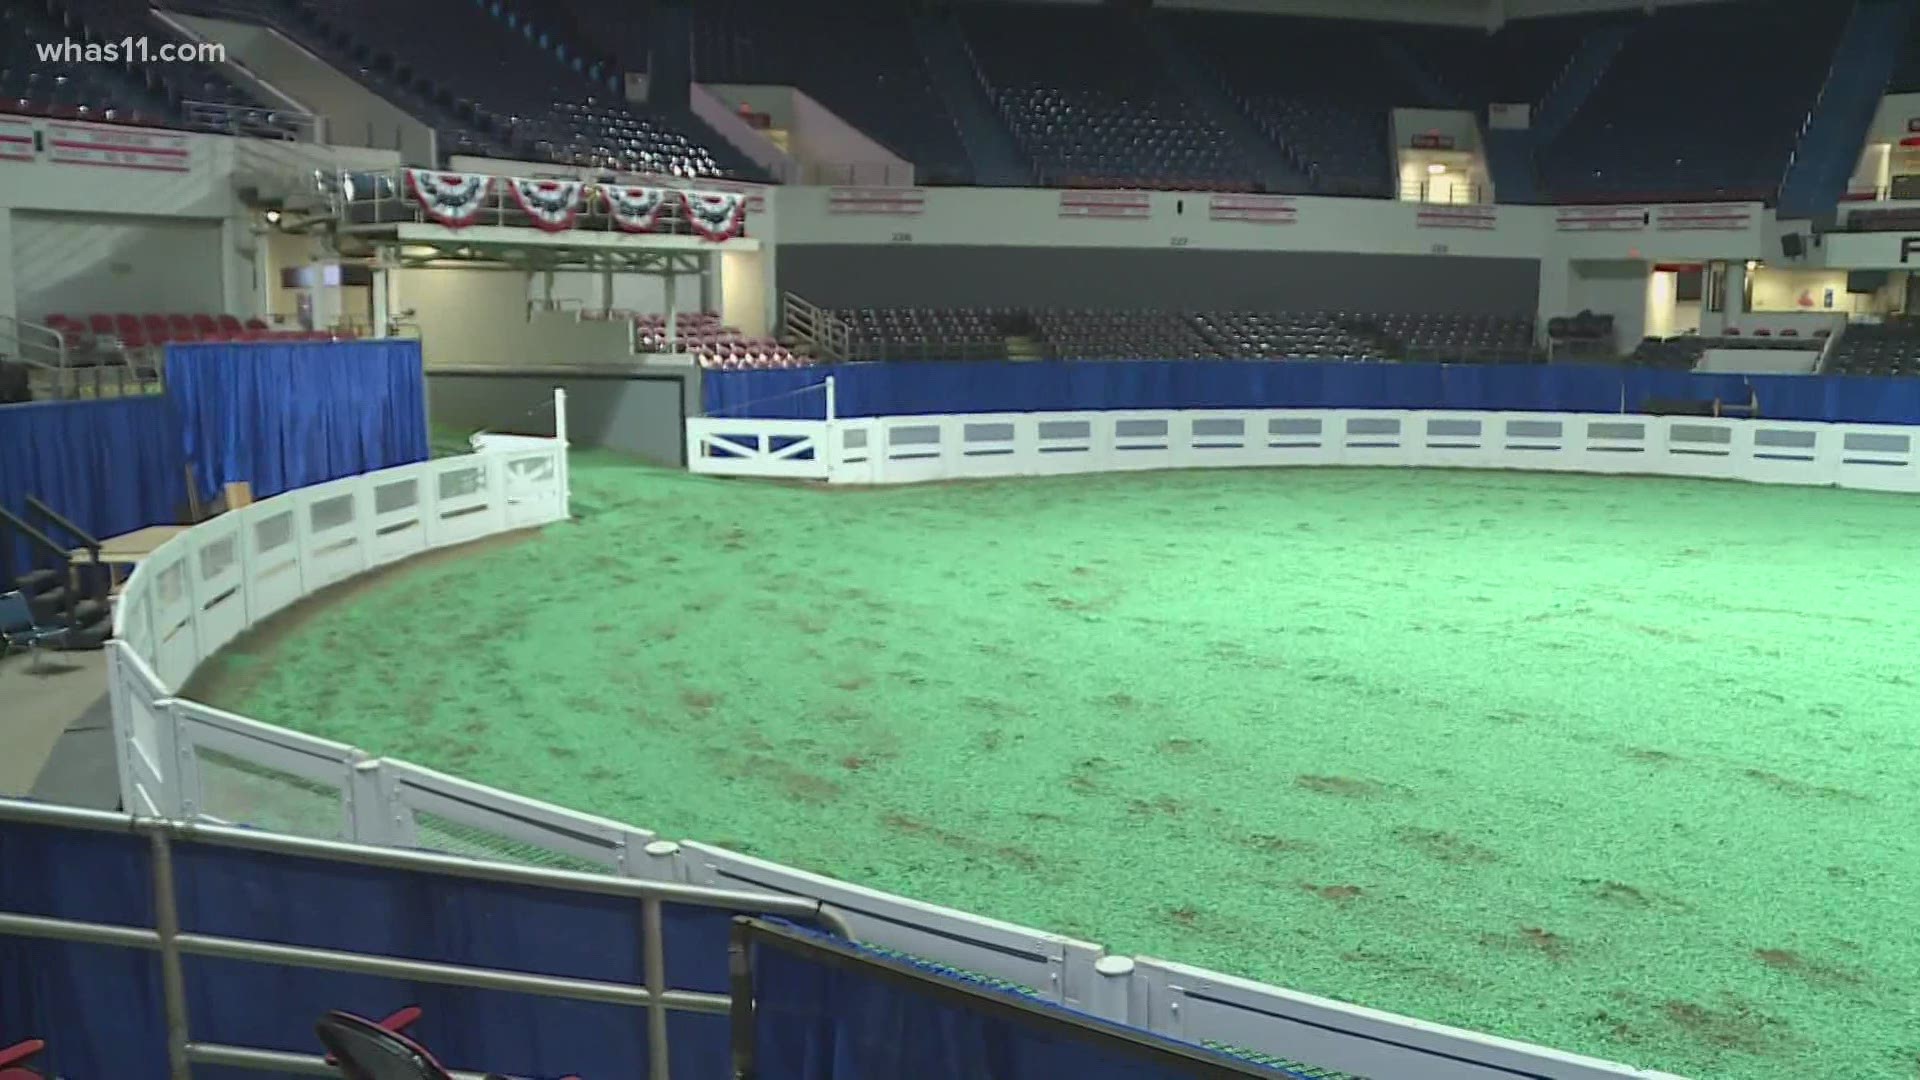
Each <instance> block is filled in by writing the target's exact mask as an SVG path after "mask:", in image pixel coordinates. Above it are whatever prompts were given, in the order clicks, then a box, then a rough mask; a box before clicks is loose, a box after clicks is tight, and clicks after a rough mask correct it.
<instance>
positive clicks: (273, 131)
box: [180, 101, 324, 142]
mask: <svg viewBox="0 0 1920 1080" xmlns="http://www.w3.org/2000/svg"><path fill="white" fill-rule="evenodd" d="M180 110H181V112H182V114H183V115H184V116H185V117H186V121H187V123H188V125H189V126H191V127H194V128H197V129H199V130H201V131H213V132H218V133H220V134H222V135H245V136H248V137H250V138H255V139H291V140H294V141H297V142H319V141H320V140H321V138H322V136H323V135H324V131H323V127H322V124H321V121H320V119H319V118H318V117H316V116H314V115H313V114H312V113H304V112H301V111H299V110H298V109H260V108H255V107H253V106H250V105H229V104H226V103H224V102H219V101H183V102H181V103H180Z"/></svg>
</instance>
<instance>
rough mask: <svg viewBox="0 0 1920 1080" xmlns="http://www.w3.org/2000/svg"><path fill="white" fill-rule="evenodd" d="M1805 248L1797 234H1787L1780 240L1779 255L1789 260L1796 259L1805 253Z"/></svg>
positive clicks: (1803, 242)
mask: <svg viewBox="0 0 1920 1080" xmlns="http://www.w3.org/2000/svg"><path fill="white" fill-rule="evenodd" d="M1806 250H1807V246H1806V242H1805V240H1803V239H1802V238H1801V236H1800V234H1799V233H1791V232H1790V233H1787V234H1786V235H1785V236H1782V237H1781V238H1780V254H1782V255H1785V256H1786V257H1787V258H1789V259H1797V258H1799V257H1800V256H1801V255H1804V254H1805V253H1806Z"/></svg>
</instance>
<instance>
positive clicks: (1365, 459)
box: [108, 407, 1920, 1080]
mask: <svg viewBox="0 0 1920 1080" xmlns="http://www.w3.org/2000/svg"><path fill="white" fill-rule="evenodd" d="M561 414H562V415H563V416H564V408H563V407H562V410H561ZM1512 420H1517V421H1518V422H1519V423H1520V425H1521V426H1519V427H1514V426H1513V425H1512V423H1510V422H1509V421H1512ZM1436 421H1438V422H1439V423H1438V426H1435V422H1436ZM1589 421H1592V422H1596V423H1602V424H1605V423H1611V424H1614V425H1618V428H1617V430H1613V429H1604V428H1602V429H1593V428H1591V426H1589V427H1581V426H1580V425H1581V424H1585V423H1587V422H1589ZM1675 423H1678V422H1675ZM1699 423H1702V424H1707V425H1709V426H1715V425H1725V424H1726V423H1728V422H1725V421H1711V422H1709V421H1700V422H1699ZM1529 424H1539V425H1543V426H1538V427H1534V426H1528V425H1529ZM1802 426H1810V427H1814V428H1821V427H1822V425H1802ZM1776 428H1777V429H1779V430H1788V429H1787V428H1783V427H1781V426H1779V425H1773V426H1771V427H1769V429H1768V430H1774V429H1776ZM1629 429H1631V430H1629ZM561 432H562V434H561V436H560V437H559V438H557V439H530V438H526V437H519V436H476V437H475V440H474V446H475V451H476V452H475V453H474V454H471V455H467V456H464V457H458V458H449V459H445V460H440V461H431V462H424V463H421V464H417V465H410V466H405V467H402V468H397V469H387V470H382V471H380V472H375V473H369V474H366V475H364V476H358V477H351V478H348V479H344V480H338V481H333V482H330V483H327V484H320V485H316V486H314V487H311V488H306V489H302V490H299V491H294V492H288V493H286V494H284V495H280V496H276V497H275V498H272V499H268V500H265V501H263V502H260V503H258V504H255V505H254V506H251V507H248V508H245V509H243V510H239V511H235V512H233V513H231V514H228V515H225V516H223V517H220V518H216V519H214V520H213V521H211V522H208V523H206V524H204V525H201V526H198V527H196V528H193V529H191V530H188V531H187V532H184V533H182V534H181V535H180V536H178V537H176V538H175V539H174V540H172V541H170V542H169V543H167V544H166V545H165V546H164V547H162V548H161V549H160V550H158V551H156V552H155V553H154V555H153V556H152V557H151V558H149V559H148V561H147V562H145V563H143V564H142V565H141V566H140V567H139V568H138V569H137V570H136V571H135V572H134V574H133V576H132V577H131V578H130V579H129V580H128V583H127V586H126V589H125V591H124V593H123V595H122V597H121V601H120V605H119V608H118V610H117V613H116V622H115V631H116V634H115V636H116V640H115V641H114V642H113V643H112V645H111V648H110V652H109V656H108V660H109V665H110V671H111V683H110V685H111V688H112V694H113V711H114V728H115V743H116V747H117V749H118V754H119V767H120V779H121V789H122V792H123V796H124V797H125V799H126V805H127V808H128V809H129V810H132V811H135V812H137V813H141V814H150V815H163V816H168V817H183V818H186V819H189V820H200V821H207V822H214V823H221V824H226V823H241V824H247V825H253V826H258V827H262V828H269V829H273V830H276V831H280V832H286V833H293V834H298V835H305V836H310V837H316V838H321V839H342V840H352V841H355V842H358V843H363V844H377V845H383V846H390V847H425V848H433V849H438V850H443V851H449V852H452V853H455V854H460V855H467V856H477V857H482V858H491V859H497V860H501V861H506V862H518V863H526V864H533V865H541V866H548V867H553V868H557V869H563V870H589V871H600V872H608V873H612V874H617V875H620V876H623V877H629V878H640V879H647V880H654V881H663V882H674V883H681V884H693V885H706V886H715V887H722V888H726V889H729V890H734V891H740V892H748V893H760V894H769V895H789V896H797V897H803V898H807V899H810V900H814V901H818V902H823V903H825V904H828V905H830V906H831V908H832V909H833V910H834V911H835V912H836V913H838V914H840V915H842V916H843V917H844V918H845V920H846V921H847V923H848V924H849V925H850V926H851V927H852V929H853V931H854V933H855V935H856V936H857V937H858V938H859V939H860V940H863V941H865V942H868V943H870V944H874V945H878V946H882V947H885V948H890V949H896V950H899V951H901V952H904V953H909V954H912V955H915V956H919V957H922V958H924V959H928V960H932V961H935V962H938V963H943V964H948V965H951V966H953V967H955V968H958V969H961V970H965V971H970V972H974V973H977V974H980V975H984V976H988V977H991V978H995V979H1001V980H1005V981H1007V982H1011V983H1015V984H1018V985H1020V986H1024V987H1027V988H1028V989H1030V990H1032V991H1033V992H1034V993H1036V994H1038V995H1040V996H1042V997H1044V998H1046V999H1047V1000H1050V1001H1054V1002H1057V1003H1059V1004H1062V1005H1065V1006H1068V1007H1072V1008H1077V1009H1081V1010H1083V1011H1086V1012H1090V1013H1093V1014H1096V1015H1099V1016H1102V1017H1105V1018H1107V1019H1110V1020H1116V1021H1121V1022H1127V1023H1132V1024H1134V1025H1136V1026H1140V1027H1143V1028H1147V1029H1150V1030H1153V1031H1156V1032H1159V1033H1161V1034H1166V1035H1171V1036H1174V1037H1178V1038H1184V1039H1188V1040H1194V1041H1200V1040H1207V1041H1214V1042H1219V1043H1224V1044H1227V1045H1230V1046H1235V1047H1239V1048H1242V1049H1246V1050H1252V1051H1258V1052H1261V1053H1267V1054H1273V1055H1278V1056H1280V1057H1284V1058H1289V1059H1292V1060H1298V1061H1304V1062H1309V1063H1313V1064H1318V1065H1323V1066H1327V1067H1333V1068H1339V1069H1344V1070H1347V1071H1351V1072H1356V1073H1359V1074H1361V1075H1364V1076H1371V1077H1374V1078H1376V1080H1389V1078H1399V1077H1409V1078H1412V1077H1419V1078H1423V1080H1424V1078H1427V1077H1444V1078H1447V1080H1454V1078H1471V1080H1511V1078H1512V1077H1514V1076H1533V1077H1552V1078H1565V1080H1594V1078H1599V1077H1626V1076H1638V1077H1659V1076H1661V1075H1662V1074H1656V1073H1646V1072H1640V1071H1637V1070H1634V1069H1631V1068H1628V1067H1626V1066H1622V1065H1616V1064H1612V1063H1609V1062H1604V1061H1598V1060H1594V1059H1588V1058H1580V1057H1575V1056H1571V1055H1566V1054H1561V1053H1559V1052H1556V1051H1552V1050H1548V1049H1544V1048H1541V1047H1534V1046H1527V1045H1524V1044H1519V1043H1512V1042H1508V1041H1506V1040H1500V1039H1494V1038H1490V1037H1487V1036H1481V1035H1477V1034H1474V1033H1472V1032H1468V1031H1462V1030H1458V1029H1453V1028H1445V1027H1441V1026H1438V1025H1433V1024H1426V1023H1422V1022H1420V1021H1417V1020H1411V1019H1408V1018H1405V1017H1398V1016H1391V1015H1388V1014H1384V1013H1378V1012H1373V1011H1371V1010H1366V1009H1359V1008H1356V1007H1353V1006H1348V1005H1345V1004H1341V1003H1338V1002H1333V1001H1326V1000H1322V999H1318V998H1310V997H1307V996H1305V995H1300V994H1295V993H1292V992H1289V991H1285V990H1281V989H1278V988H1275V987H1269V986H1262V985H1260V984H1257V983H1252V982H1248V981H1246V980H1241V979H1235V978H1232V977H1230V976H1225V975H1219V974H1216V973H1212V972H1206V971H1201V970H1199V969H1194V968H1187V967H1183V966H1180V965H1175V964H1167V963H1162V962H1159V961H1154V960H1135V959H1132V958H1129V957H1124V956H1113V955H1109V954H1108V953H1107V952H1106V950H1105V949H1104V948H1103V947H1101V946H1100V945H1097V944H1094V943H1091V942H1086V941H1079V940H1076V939H1073V938H1070V937H1066V936H1063V935H1060V934H1054V933H1049V932H1046V931H1042V930H1034V929H1031V928H1028V927H1021V926H1015V925H1011V924H1008V923H1002V922H997V921H995V920H991V919H986V918H982V917H979V916H975V915H969V914H967V913H965V912H961V911H955V910H952V909H949V908H941V907H937V906H934V905H931V904H926V903H921V902H919V901H916V900H910V899H907V898H904V897H899V896H893V895H890V894H888V893H883V892H879V891H876V890H873V889H868V888H864V887H861V886H857V885H850V884H847V883H844V882H840V881H835V880H833V879H831V878H826V877H821V876H819V875H817V874H810V873H806V872H804V871H799V870H794V869H791V868H788V867H784V866H780V865H778V864H776V863H771V862H767V861H764V860H761V859H755V858H750V857H748V856H745V855H740V854H737V853H734V852H730V851H726V850H723V849H721V848H716V847H712V846H709V845H706V844H700V843H694V842H691V841H689V842H686V843H672V842H668V841H663V840H660V839H659V838H657V837H656V836H655V835H654V834H653V833H651V832H649V831H647V830H645V829H640V828H635V827H632V826H629V825H626V824H622V823H620V822H615V821H609V820H606V819H603V818H598V817H594V816H592V815H588V814H581V813H577V812H574V811H571V810H567V809H564V808H561V807H557V806H552V805H549V804H546V803H541V802H537V801H535V800H532V799H527V798H523V797H521V796H518V795H513V794H510V793H508V792H504V791H500V790H497V789H493V788H488V787H484V786H482V785H479V784H474V783H470V782H468V781H465V780H460V779H458V778H455V777H451V776H446V775H443V774H441V773H437V772H433V771H432V770H429V769H424V768H420V767H419V766H416V765H411V764H408V763H406V762H403V761H396V760H393V759H378V758H374V757H371V756H370V755H367V754H365V753H363V752H362V751H360V750H358V749H356V748H354V747H351V746H347V745H345V744H342V743H336V742H332V741H330V740H327V739H321V738H317V737H314V736H311V735H303V734H300V733H298V732H293V731H288V730H286V729H284V728H279V727H275V726H273V725H271V724H264V723H261V722H259V721H257V720H251V719H248V718H246V717H243V716H238V715H236V714H234V713H230V712H225V711H222V710H219V709H214V708H210V707H208V706H205V705H201V704H198V703H196V702H193V701H190V700H187V699H185V698H182V697H179V696H177V695H178V694H179V692H180V690H181V688H182V687H183V686H185V685H186V683H187V681H188V680H189V679H190V678H191V676H192V674H193V672H194V670H195V669H196V668H197V667H198V665H199V664H200V663H201V662H203V661H204V660H205V659H206V658H207V657H208V656H210V655H211V654H212V653H213V652H214V651H215V650H216V649H218V648H219V647H220V646H221V645H223V644H225V643H227V642H228V641H231V640H232V639H233V637H234V636H235V635H237V634H239V633H241V632H243V631H244V630H246V629H247V628H248V627H251V626H253V625H254V624H256V623H258V622H260V621H261V620H263V619H265V618H267V617H269V616H271V615H273V614H274V613H275V612H277V611H279V610H281V609H282V608H284V607H286V606H287V605H288V604H290V603H292V602H294V601H296V600H298V599H300V598H302V597H305V596H307V595H310V594H311V593H313V592H315V591H317V590H319V589H322V588H325V587H326V586H327V585H329V584H332V583H335V582H338V581H341V580H344V579H346V578H349V577H352V576H354V575H355V574H360V573H364V572H366V571H368V570H372V569H375V568H377V567H379V566H382V565H385V564H387V563H390V562H393V561H394V560H397V559H401V558H405V557H407V556H408V555H412V554H416V553H418V552H421V551H426V550H430V549H433V548H439V547H444V546H447V545H450V544H457V543H462V542H465V541H468V540H472V539H476V538H479V537H482V536H487V535H490V534H493V533H498V532H503V531H507V530H510V529H516V528H521V527H527V526H533V525H540V524H544V523H547V522H552V521H558V520H561V519H563V518H565V517H566V515H567V508H568V498H567V483H568V476H567V462H566V443H565V434H564V432H565V429H564V426H563V427H562V429H561ZM1860 432H1861V433H1864V434H1891V433H1900V432H1901V429H1887V431H1886V432H1882V431H1880V429H1873V430H1871V431H1870V430H1868V429H1860ZM687 437H688V442H689V446H690V448H693V447H697V448H699V452H696V453H693V454H690V460H692V461H693V462H694V469H695V471H698V472H723V473H732V474H734V475H751V476H778V477H806V478H812V479H831V480H834V481H840V482H866V483H875V482H880V483H890V482H901V481H906V480H918V479H936V478H944V477H946V476H993V475H1017V474H1024V473H1033V474H1039V473H1046V472H1081V471H1093V470H1095V469H1120V468H1164V467H1174V466H1184V465H1198V464H1243V465H1254V464H1290V463H1291V464H1326V463H1345V464H1359V463H1366V464H1443V463H1444V464H1453V465H1465V464H1474V463H1481V464H1484V463H1488V462H1494V461H1499V460H1511V461H1513V462H1516V464H1511V465H1505V466H1500V467H1519V465H1518V464H1517V462H1518V461H1520V460H1525V461H1527V462H1529V463H1536V462H1541V461H1548V460H1556V458H1555V455H1556V454H1564V453H1569V451H1566V450H1564V449H1560V448H1561V447H1562V446H1563V444H1568V443H1570V442H1571V443H1578V444H1579V446H1580V447H1581V452H1582V453H1588V454H1599V455H1601V457H1600V460H1606V461H1612V460H1615V459H1613V458H1609V457H1606V456H1605V455H1607V454H1609V453H1612V452H1613V451H1608V450H1605V449H1603V447H1605V446H1608V445H1615V444H1618V445H1621V446H1638V447H1641V448H1642V450H1643V451H1645V449H1646V447H1647V446H1648V445H1649V444H1657V445H1660V446H1663V447H1670V446H1679V447H1686V446H1692V445H1696V444H1697V445H1699V446H1701V447H1702V448H1705V449H1707V450H1712V449H1713V448H1716V447H1733V446H1751V447H1766V448H1769V449H1773V448H1781V449H1783V450H1787V451H1792V452H1794V453H1799V452H1802V451H1807V452H1810V453H1811V454H1812V457H1813V464H1814V466H1815V467H1818V468H1823V469H1830V468H1838V467H1841V466H1843V465H1845V466H1847V467H1849V468H1851V467H1853V466H1852V465H1849V464H1848V462H1846V461H1844V460H1842V458H1836V457H1835V456H1834V455H1833V454H1830V453H1828V451H1827V446H1828V444H1829V443H1830V442H1831V443H1833V445H1834V446H1836V447H1840V448H1842V450H1843V451H1844V453H1843V454H1842V457H1846V456H1849V455H1879V456H1882V457H1886V458H1888V459H1889V460H1895V459H1897V463H1896V464H1893V465H1887V466H1865V465H1862V466H1858V467H1859V468H1861V469H1863V470H1866V472H1865V473H1864V474H1863V475H1867V476H1878V477H1883V478H1885V477H1896V478H1897V477H1899V476H1902V475H1911V474H1912V473H1913V471H1914V464H1913V460H1912V457H1913V455H1912V449H1911V445H1910V444H1908V443H1905V442H1901V443H1899V444H1898V446H1896V445H1895V444H1894V443H1893V442H1885V443H1880V442H1873V443H1870V444H1863V445H1859V446H1854V445H1853V444H1852V443H1850V442H1849V441H1848V440H1847V439H1846V438H1841V439H1839V441H1838V442H1834V441H1833V439H1832V437H1830V436H1829V435H1826V434H1823V433H1816V434H1815V436H1814V441H1813V443H1812V444H1810V449H1809V447H1807V446H1800V445H1799V444H1798V443H1795V442H1794V441H1793V440H1792V439H1787V440H1786V442H1782V443H1778V444H1776V443H1775V442H1773V441H1768V440H1761V441H1755V440H1754V438H1753V437H1751V436H1744V435H1743V436H1739V437H1737V438H1736V437H1735V436H1733V435H1727V436H1725V438H1722V437H1721V436H1718V435H1713V434H1710V433H1709V434H1698V437H1695V435H1694V434H1692V433H1686V432H1683V433H1681V434H1679V435H1678V436H1676V435H1675V434H1674V433H1673V432H1672V431H1671V430H1670V425H1668V424H1666V423H1665V422H1662V421H1653V420H1646V419H1642V418H1595V417H1557V418H1547V417H1518V418H1509V417H1497V416H1492V415H1490V414H1413V413H1382V414H1358V413H1352V414H1349V413H1327V412H1281V413H1272V414H1268V413H1259V414H1253V413H1191V414H1189V413H1126V414H1117V413H1069V414H1020V415H1007V416H965V417H958V416H940V417H901V418H883V419H872V420H843V421H835V422H832V423H831V424H830V423H829V422H825V421H758V420H745V421H728V420H692V421H689V422H688V434H687ZM1436 440H1437V441H1436ZM1442 443H1445V444H1447V445H1441V444H1442ZM1536 446H1538V447H1542V448H1547V449H1531V448H1532V447H1536ZM1454 451H1458V453H1457V454H1456V453H1454ZM1676 452H1677V451H1669V456H1671V454H1672V453H1676ZM1425 455H1439V456H1437V457H1432V458H1431V459H1430V460H1429V459H1427V458H1426V457H1425ZM1503 455H1511V456H1510V457H1507V458H1503ZM1416 457H1419V458H1420V459H1419V460H1415V458H1416ZM1861 460H1864V459H1861ZM1564 467H1571V466H1564ZM1882 468H1884V469H1885V470H1886V471H1885V472H1880V471H1875V470H1878V469H1882ZM1903 469H1904V470H1905V472H1904V473H1903V472H1902V471H1901V470H1903ZM1620 471H1642V470H1638V469H1636V470H1620ZM1790 482H1791V481H1790ZM1862 486H1864V485H1862ZM1915 486H1916V487H1920V484H1916V485H1915ZM1668 1080H1671V1078H1668Z"/></svg>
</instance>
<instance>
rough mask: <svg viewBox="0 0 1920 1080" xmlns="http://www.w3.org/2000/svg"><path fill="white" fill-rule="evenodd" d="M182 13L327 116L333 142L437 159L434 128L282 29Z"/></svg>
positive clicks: (423, 161) (415, 161) (418, 159)
mask: <svg viewBox="0 0 1920 1080" xmlns="http://www.w3.org/2000/svg"><path fill="white" fill-rule="evenodd" d="M176 17H177V18H179V19H180V21H181V22H184V23H186V24H187V25H188V26H189V27H191V28H192V29H193V30H194V31H196V32H197V33H199V34H201V35H202V36H203V37H205V38H207V39H208V40H211V41H217V42H220V43H221V44H223V45H225V46H226V47H227V53H228V55H229V56H232V57H235V58H237V59H238V60H240V62H242V63H244V64H245V65H246V66H247V67H248V68H250V69H251V70H252V71H253V72H254V73H256V74H257V75H259V76H260V77H261V78H263V79H265V80H267V81H268V82H270V83H272V84H273V85H274V86H276V87H278V88H279V89H280V90H281V91H283V92H285V93H286V94H288V95H290V96H292V97H293V98H294V99H295V100H297V101H299V102H300V104H301V106H302V107H303V108H305V109H306V110H307V111H308V112H310V113H313V114H314V115H316V116H322V117H325V118H326V131H327V135H326V139H327V141H328V142H330V143H334V144H336V145H339V146H362V147H373V148H377V149H384V150H395V151H398V152H399V153H400V156H401V158H402V159H403V160H404V161H405V162H406V163H407V164H409V165H431V164H432V163H433V161H434V134H433V129H432V128H430V127H428V126H427V125H426V124H424V123H422V122H421V121H419V120H417V119H414V118H413V116H411V115H410V114H408V113H407V112H406V111H405V110H404V109H401V108H400V107H398V106H396V105H394V104H393V103H391V102H389V101H387V100H386V99H385V98H382V97H380V96H379V95H378V94H375V93H374V92H373V91H371V90H368V89H367V88H366V87H364V86H362V85H360V83H359V82H357V81H355V80H354V79H353V78H352V77H351V76H349V75H346V74H344V73H342V72H339V71H336V70H335V69H333V68H332V67H330V66H328V65H327V63H326V62H325V61H323V60H321V59H320V58H319V57H318V56H315V55H314V54H313V53H310V52H308V51H307V50H306V49H305V48H303V47H301V46H300V45H298V44H296V43H294V42H293V41H291V40H289V39H288V38H286V37H284V36H283V35H281V34H280V33H279V32H278V31H276V30H271V29H269V28H267V27H264V26H255V25H252V24H250V23H240V22H233V21H230V20H226V19H211V18H206V17H204V16H198V15H180V16H176Z"/></svg>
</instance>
